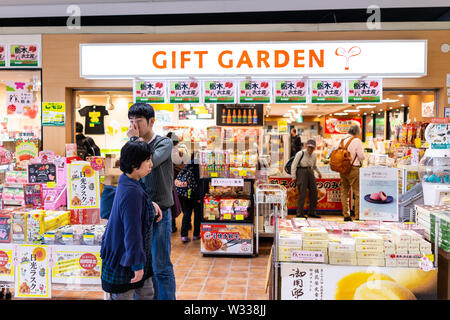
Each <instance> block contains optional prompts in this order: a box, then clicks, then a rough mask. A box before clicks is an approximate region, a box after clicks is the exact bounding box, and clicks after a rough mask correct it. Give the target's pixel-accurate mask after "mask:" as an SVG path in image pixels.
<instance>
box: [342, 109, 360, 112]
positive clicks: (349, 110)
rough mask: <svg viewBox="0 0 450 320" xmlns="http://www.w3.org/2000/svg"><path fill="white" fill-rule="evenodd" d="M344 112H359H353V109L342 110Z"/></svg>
mask: <svg viewBox="0 0 450 320" xmlns="http://www.w3.org/2000/svg"><path fill="white" fill-rule="evenodd" d="M344 112H350V113H351V112H359V110H353V109H347V110H344Z"/></svg>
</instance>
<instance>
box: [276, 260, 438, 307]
mask: <svg viewBox="0 0 450 320" xmlns="http://www.w3.org/2000/svg"><path fill="white" fill-rule="evenodd" d="M281 299H282V300H373V299H376V300H380V299H384V300H390V299H395V300H434V299H437V269H435V268H433V269H431V270H429V271H425V270H421V269H419V268H401V267H392V268H390V267H370V266H369V267H368V266H338V265H327V264H309V263H308V264H299V263H283V264H282V265H281Z"/></svg>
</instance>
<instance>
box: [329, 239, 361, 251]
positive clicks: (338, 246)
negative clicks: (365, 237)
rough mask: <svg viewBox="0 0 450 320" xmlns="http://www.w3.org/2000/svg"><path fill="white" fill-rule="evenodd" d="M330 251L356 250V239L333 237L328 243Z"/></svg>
mask: <svg viewBox="0 0 450 320" xmlns="http://www.w3.org/2000/svg"><path fill="white" fill-rule="evenodd" d="M328 249H329V250H330V251H355V249H356V247H355V240H354V239H353V238H344V237H341V238H338V239H336V238H331V241H330V242H329V243H328Z"/></svg>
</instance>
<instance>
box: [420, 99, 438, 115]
mask: <svg viewBox="0 0 450 320" xmlns="http://www.w3.org/2000/svg"><path fill="white" fill-rule="evenodd" d="M434 116H435V113H434V101H431V102H422V117H424V118H430V117H434Z"/></svg>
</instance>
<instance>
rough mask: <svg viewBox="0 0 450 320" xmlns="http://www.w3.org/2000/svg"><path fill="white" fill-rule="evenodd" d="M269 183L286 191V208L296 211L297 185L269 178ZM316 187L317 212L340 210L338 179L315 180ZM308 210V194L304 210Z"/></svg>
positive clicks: (285, 179) (287, 179) (339, 184)
mask: <svg viewBox="0 0 450 320" xmlns="http://www.w3.org/2000/svg"><path fill="white" fill-rule="evenodd" d="M269 183H271V184H272V183H273V184H279V185H282V186H284V187H285V188H286V191H287V208H288V209H290V210H297V203H298V188H297V183H296V182H295V181H292V179H291V178H275V177H270V178H269ZM316 185H317V210H330V211H339V210H342V203H341V181H340V179H316ZM308 208H309V192H308V194H307V195H306V199H305V206H304V209H308Z"/></svg>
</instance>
